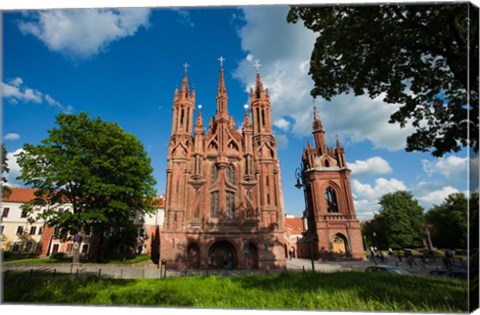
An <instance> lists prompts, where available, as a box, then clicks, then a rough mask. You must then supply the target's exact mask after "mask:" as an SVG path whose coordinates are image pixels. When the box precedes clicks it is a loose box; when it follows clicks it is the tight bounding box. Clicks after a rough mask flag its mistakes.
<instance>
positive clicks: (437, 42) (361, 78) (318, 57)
mask: <svg viewBox="0 0 480 315" xmlns="http://www.w3.org/2000/svg"><path fill="white" fill-rule="evenodd" d="M299 19H300V20H303V23H304V25H305V27H307V28H308V29H310V30H312V31H314V32H316V33H317V34H318V37H317V39H316V42H315V46H314V49H313V52H312V55H311V59H310V75H311V76H312V79H313V81H314V83H315V87H314V88H313V90H312V91H311V94H312V95H313V96H321V97H323V98H325V99H327V100H330V99H331V98H332V97H333V96H335V95H338V94H342V93H350V92H352V91H353V93H355V95H363V94H368V95H369V96H370V97H371V98H376V97H383V100H384V101H385V102H387V103H396V104H401V107H400V108H399V109H398V111H396V112H395V113H393V114H392V115H391V117H390V120H389V122H390V123H399V124H400V126H401V127H404V126H405V125H406V124H407V123H408V122H409V121H411V122H412V124H413V126H414V127H415V128H416V131H415V132H414V133H413V134H412V135H410V136H409V137H408V138H407V147H406V150H407V151H414V150H418V151H429V150H432V149H433V151H432V155H433V156H442V155H444V154H445V153H447V152H452V151H454V152H458V151H459V150H460V149H461V148H462V146H470V147H472V148H473V149H474V151H475V152H478V138H477V137H474V136H473V137H472V138H470V139H469V138H468V131H469V130H470V134H471V135H478V133H479V129H478V111H479V108H478V103H479V100H478V89H479V85H478V82H479V81H478V74H479V67H478V57H479V56H478V49H479V44H478V39H479V29H478V8H477V7H475V6H473V5H472V4H469V3H466V2H464V3H448V4H422V5H410V4H384V5H375V6H346V5H340V6H332V7H327V6H316V7H304V6H293V7H292V8H291V9H290V12H289V14H288V17H287V20H288V21H289V22H291V23H297V22H298V20H299ZM469 60H470V62H468V61H469Z"/></svg>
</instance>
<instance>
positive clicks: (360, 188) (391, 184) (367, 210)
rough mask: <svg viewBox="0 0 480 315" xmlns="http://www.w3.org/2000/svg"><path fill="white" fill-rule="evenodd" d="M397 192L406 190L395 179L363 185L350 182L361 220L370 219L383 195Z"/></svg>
mask: <svg viewBox="0 0 480 315" xmlns="http://www.w3.org/2000/svg"><path fill="white" fill-rule="evenodd" d="M399 190H408V189H407V187H406V186H405V184H404V183H403V182H402V181H400V180H398V179H395V178H391V179H386V178H383V177H380V178H377V179H376V180H375V184H374V185H373V186H372V185H370V184H364V183H362V182H360V181H359V180H357V179H353V180H352V194H353V195H354V204H355V210H356V213H357V216H358V217H359V219H361V220H367V219H371V218H372V217H373V212H374V211H378V209H379V208H380V205H379V204H378V200H379V199H380V198H381V197H382V196H383V195H385V194H388V193H393V192H395V191H399Z"/></svg>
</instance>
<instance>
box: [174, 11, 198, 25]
mask: <svg viewBox="0 0 480 315" xmlns="http://www.w3.org/2000/svg"><path fill="white" fill-rule="evenodd" d="M174 11H176V12H177V13H178V15H180V18H181V20H180V21H181V23H182V24H184V25H187V26H190V27H194V26H195V23H193V22H192V19H191V16H190V12H189V11H187V10H182V9H174Z"/></svg>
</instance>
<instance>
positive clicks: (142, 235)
mask: <svg viewBox="0 0 480 315" xmlns="http://www.w3.org/2000/svg"><path fill="white" fill-rule="evenodd" d="M146 235H147V234H146V233H145V229H143V228H141V229H138V236H140V237H145V236H146Z"/></svg>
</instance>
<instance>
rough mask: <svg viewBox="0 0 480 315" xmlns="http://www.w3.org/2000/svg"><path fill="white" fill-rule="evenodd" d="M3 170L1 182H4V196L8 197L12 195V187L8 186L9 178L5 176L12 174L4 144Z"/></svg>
mask: <svg viewBox="0 0 480 315" xmlns="http://www.w3.org/2000/svg"><path fill="white" fill-rule="evenodd" d="M1 159H2V170H1V172H0V173H1V174H2V176H1V182H2V196H4V197H8V196H10V194H11V193H12V190H11V189H10V187H8V186H7V185H6V184H7V178H6V177H5V176H4V175H5V174H6V173H8V172H10V169H9V168H8V159H7V149H5V145H4V144H3V143H2V156H1Z"/></svg>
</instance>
